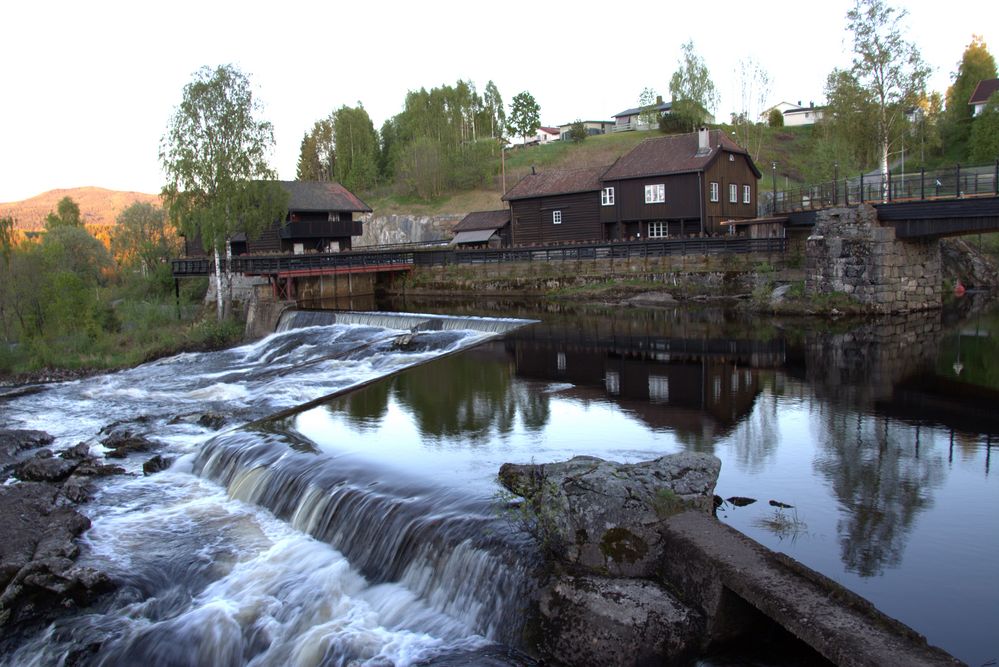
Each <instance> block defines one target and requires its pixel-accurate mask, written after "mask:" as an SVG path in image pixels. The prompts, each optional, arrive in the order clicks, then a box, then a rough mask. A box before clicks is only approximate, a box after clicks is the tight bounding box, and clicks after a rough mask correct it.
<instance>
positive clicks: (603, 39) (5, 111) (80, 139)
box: [0, 0, 999, 202]
mask: <svg viewBox="0 0 999 667" xmlns="http://www.w3.org/2000/svg"><path fill="white" fill-rule="evenodd" d="M901 4H902V3H897V4H896V6H901ZM851 6H852V0H824V1H822V2H817V1H814V0H803V1H802V2H799V3H791V2H780V3H775V2H756V3H745V2H740V3H736V2H730V1H729V0H719V1H718V2H714V3H705V4H702V3H682V4H681V3H675V2H646V3H642V2H638V3H634V4H630V5H629V4H626V5H615V4H613V3H601V4H599V5H598V4H596V3H594V4H590V3H587V2H583V1H581V0H575V1H571V2H563V1H561V0H556V1H552V2H522V1H521V0H506V1H504V2H493V3H489V4H486V3H481V2H470V1H467V0H466V1H464V2H451V1H440V2H435V1H433V0H424V1H423V2H411V1H410V2H385V1H382V0H366V1H364V2H337V1H336V0H327V1H326V2H301V1H298V0H286V1H285V2H282V3H275V2H270V3H260V2H257V1H256V0H243V1H241V2H229V1H228V0H222V1H220V0H200V1H198V2H192V1H190V0H171V1H170V2H163V1H162V0H147V1H146V2H135V1H134V0H130V1H129V2H107V1H103V0H91V1H84V2H80V1H79V0H76V1H73V2H61V1H60V2H52V1H47V0H34V1H32V2H28V1H13V2H6V3H4V4H3V8H0V26H2V31H0V32H2V37H0V202H13V201H20V200H22V199H27V198H29V197H33V196H35V195H38V194H41V193H43V192H46V191H48V190H52V189H57V188H73V187H81V186H99V187H104V188H109V189H113V190H134V191H139V192H148V193H157V192H159V190H160V188H161V187H162V185H163V183H164V182H165V179H164V176H163V173H162V170H161V167H160V162H159V144H160V139H161V137H162V136H163V134H164V132H165V131H166V128H167V124H168V121H169V119H170V116H171V114H172V113H173V111H174V109H175V108H176V106H177V105H178V104H179V103H180V101H181V97H182V94H183V88H184V85H185V84H186V83H188V82H189V81H190V80H191V77H192V74H193V73H194V72H195V71H196V70H197V69H198V68H200V67H202V66H204V65H208V66H211V67H214V66H217V65H220V64H226V63H231V64H234V65H236V66H237V67H239V68H240V69H241V70H242V71H243V72H244V73H246V74H247V75H248V76H249V77H250V80H251V82H252V85H253V88H254V91H255V94H256V95H257V97H258V98H259V100H260V101H261V102H262V104H263V113H262V115H263V117H264V118H265V119H266V120H269V121H270V122H271V123H272V124H273V125H274V137H275V150H274V152H273V155H272V159H271V165H272V166H273V167H274V168H275V169H276V170H277V172H278V175H279V177H280V178H282V179H293V178H294V177H295V165H296V162H297V160H298V151H299V146H300V143H301V140H302V136H303V135H304V134H305V133H306V132H307V131H308V130H309V129H310V128H311V127H312V124H313V123H314V122H315V121H317V120H319V119H321V118H324V117H326V116H327V115H329V113H330V112H331V111H333V110H334V109H337V108H339V107H340V106H342V105H356V104H357V103H358V102H361V103H363V105H364V108H365V109H367V111H368V113H369V115H370V116H371V119H372V121H373V122H374V124H375V127H376V128H379V127H380V126H381V124H382V123H383V122H384V121H385V120H386V119H387V118H390V117H391V116H394V115H395V114H397V113H399V112H400V111H401V110H402V106H403V102H404V100H405V96H406V92H407V91H409V90H416V89H419V88H421V87H422V88H427V89H429V88H431V87H434V86H439V85H442V84H452V85H453V84H454V82H455V81H457V80H458V79H463V80H466V81H472V82H473V83H474V84H475V85H476V87H477V88H478V90H479V92H480V93H481V92H482V91H483V89H484V88H485V86H486V83H487V82H488V81H489V80H490V79H491V80H493V81H494V82H495V83H496V86H497V87H498V88H499V91H500V93H501V95H502V96H503V99H504V102H506V104H507V105H508V107H509V103H510V101H511V100H512V98H513V97H514V95H516V94H517V93H519V92H521V91H525V90H526V91H529V92H530V93H531V94H532V95H533V96H534V97H535V99H536V100H537V102H538V103H539V105H540V107H541V121H542V124H544V125H559V124H564V123H568V122H571V121H573V120H575V119H577V118H580V119H583V120H603V119H606V120H609V119H610V118H611V117H612V116H613V115H614V114H616V113H618V112H620V111H623V110H624V109H627V108H629V107H635V106H638V98H639V95H640V94H641V92H642V90H643V89H644V88H646V87H649V88H653V89H655V90H656V91H657V92H659V93H660V94H662V95H663V96H664V98H666V99H669V93H668V91H669V79H670V76H671V75H672V73H673V70H674V69H675V68H676V65H677V63H678V61H679V58H680V47H681V45H682V44H683V43H684V42H685V41H687V40H693V42H694V47H695V51H696V52H697V53H698V54H699V55H700V56H701V57H703V59H704V61H705V62H706V64H707V66H708V68H709V70H710V72H711V77H712V79H713V81H714V83H715V86H716V87H717V89H718V92H719V94H720V97H721V100H720V104H719V107H718V108H717V109H716V113H715V115H716V117H717V118H718V119H719V120H722V119H724V120H727V119H728V118H729V113H730V112H732V111H735V110H737V108H739V107H740V106H741V98H742V95H741V93H740V86H739V79H738V76H737V74H736V72H737V70H738V68H739V64H740V61H744V60H747V59H753V60H755V61H756V62H757V63H758V64H759V65H760V66H761V67H762V68H763V69H764V70H766V72H767V73H768V75H769V79H770V81H771V84H770V89H771V95H770V101H771V102H772V103H777V102H780V101H787V102H791V103H797V102H799V101H800V102H802V103H803V104H805V105H807V104H808V103H809V102H815V103H816V104H821V103H822V102H823V101H824V98H823V93H822V91H823V85H824V83H825V79H826V75H827V74H828V73H829V72H830V71H832V70H833V69H834V68H836V67H842V68H845V67H848V66H849V64H850V62H851V57H852V56H851V52H850V51H851V48H850V47H851V43H850V38H849V35H848V33H847V32H846V13H847V11H848V10H849V8H850V7H851ZM904 6H905V7H906V9H907V10H908V12H909V16H908V17H907V18H906V21H905V25H906V26H907V37H908V39H909V40H910V41H912V42H914V43H915V44H916V45H917V46H918V47H919V49H920V51H921V52H922V55H923V59H924V60H925V61H926V62H927V64H929V65H930V66H931V67H932V68H933V74H932V76H931V79H930V89H931V90H939V91H940V92H944V91H945V90H946V88H947V86H948V85H949V84H950V81H951V76H952V74H953V72H955V71H956V69H957V65H958V62H959V61H960V58H961V54H962V53H963V51H964V48H965V47H966V46H967V44H968V43H969V42H970V41H971V37H972V35H973V34H979V35H982V36H983V37H984V39H985V41H986V43H987V44H988V45H989V47H990V51H991V52H992V53H993V54H996V55H999V2H991V1H989V0H951V1H950V2H947V3H945V4H941V3H939V2H931V1H929V0H908V1H907V2H905V3H904Z"/></svg>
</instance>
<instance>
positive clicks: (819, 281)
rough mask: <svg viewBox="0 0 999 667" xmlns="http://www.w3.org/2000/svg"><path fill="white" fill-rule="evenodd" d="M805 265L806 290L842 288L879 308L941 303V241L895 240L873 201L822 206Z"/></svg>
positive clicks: (820, 291) (818, 291) (914, 308)
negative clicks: (828, 206) (874, 206)
mask: <svg viewBox="0 0 999 667" xmlns="http://www.w3.org/2000/svg"><path fill="white" fill-rule="evenodd" d="M805 267H806V270H805V273H806V284H805V287H806V290H807V291H808V293H809V294H831V293H834V292H841V293H844V294H848V295H850V296H852V297H853V298H855V299H856V300H857V301H859V302H860V303H862V304H864V305H866V306H867V307H869V308H870V309H871V310H872V311H873V312H878V313H902V312H912V311H917V310H929V309H933V308H939V307H940V306H941V299H942V296H943V295H942V286H941V283H942V280H943V277H942V273H941V262H940V243H939V241H937V240H935V239H934V240H930V241H900V240H898V239H896V238H895V230H894V228H892V227H889V226H882V225H881V223H880V222H879V221H878V216H877V211H876V210H875V209H874V208H873V207H872V206H868V205H863V206H858V207H855V208H836V209H829V210H826V211H820V212H819V213H818V218H817V220H816V223H815V228H814V230H813V232H812V235H811V236H809V237H808V240H807V242H806V247H805Z"/></svg>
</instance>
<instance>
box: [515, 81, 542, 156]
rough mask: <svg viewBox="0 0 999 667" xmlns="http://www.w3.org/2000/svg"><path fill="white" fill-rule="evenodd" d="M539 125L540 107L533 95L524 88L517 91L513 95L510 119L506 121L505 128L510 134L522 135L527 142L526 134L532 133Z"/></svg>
mask: <svg viewBox="0 0 999 667" xmlns="http://www.w3.org/2000/svg"><path fill="white" fill-rule="evenodd" d="M539 127H541V107H540V106H538V103H537V101H535V99H534V96H533V95H531V94H530V93H529V92H527V91H526V90H525V91H523V92H521V93H517V94H516V95H514V97H513V103H512V104H511V105H510V119H509V121H508V122H507V129H508V130H509V131H510V134H513V135H516V136H519V137H523V138H524V143H527V137H528V135H532V134H534V133H535V132H537V131H538V128H539Z"/></svg>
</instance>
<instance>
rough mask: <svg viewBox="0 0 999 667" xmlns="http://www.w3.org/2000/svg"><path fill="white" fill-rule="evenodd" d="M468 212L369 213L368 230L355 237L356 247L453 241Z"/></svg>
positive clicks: (365, 227) (367, 217) (365, 226)
mask: <svg viewBox="0 0 999 667" xmlns="http://www.w3.org/2000/svg"><path fill="white" fill-rule="evenodd" d="M464 217H465V216H464V215H437V216H428V215H380V216H373V215H365V216H362V217H361V218H360V219H361V220H362V221H363V222H364V225H363V230H364V233H363V234H362V235H361V236H360V237H358V238H355V239H354V241H353V245H354V248H356V249H360V248H362V247H365V246H379V245H396V244H400V243H428V242H430V241H450V240H451V238H452V237H453V236H454V232H453V231H452V230H453V229H454V227H455V225H457V224H458V223H459V222H461V219H462V218H464Z"/></svg>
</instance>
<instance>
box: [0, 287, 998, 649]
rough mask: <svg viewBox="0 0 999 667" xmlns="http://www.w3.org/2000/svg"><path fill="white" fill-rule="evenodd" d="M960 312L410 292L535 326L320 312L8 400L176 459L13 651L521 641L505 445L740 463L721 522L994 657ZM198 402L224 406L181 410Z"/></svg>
mask: <svg viewBox="0 0 999 667" xmlns="http://www.w3.org/2000/svg"><path fill="white" fill-rule="evenodd" d="M967 307H968V303H967V302H965V303H963V304H961V308H954V309H950V310H948V311H945V312H944V313H935V314H932V315H928V316H920V317H911V318H901V319H891V320H886V321H883V322H878V323H871V322H860V323H857V322H837V323H832V324H830V323H825V322H819V321H815V320H775V319H772V318H758V317H748V316H745V315H740V314H737V313H734V312H726V311H721V310H680V309H678V310H656V311H647V310H636V309H620V308H607V309H588V310H586V311H575V312H551V311H552V310H554V309H553V308H552V307H546V308H544V309H536V308H525V307H521V306H515V305H510V304H486V303H482V302H480V303H475V304H465V305H461V304H455V303H447V304H440V303H425V302H424V303H406V304H392V305H391V309H393V310H405V311H408V312H441V313H444V312H451V313H455V314H459V315H470V314H473V315H480V316H485V317H486V318H492V317H497V316H498V317H526V318H531V319H538V320H541V321H540V322H539V323H538V324H534V325H531V326H525V327H522V328H517V329H514V330H511V331H509V332H508V333H506V334H504V335H502V336H501V337H493V338H488V336H490V335H496V334H498V333H500V332H502V331H505V330H507V329H509V328H510V326H511V325H510V323H509V322H508V321H506V322H496V321H495V320H493V319H485V320H472V319H465V320H453V321H448V322H444V321H441V320H430V321H427V322H422V321H420V323H419V324H418V325H416V326H417V327H418V328H419V329H420V331H419V332H417V333H416V334H415V335H414V336H413V337H412V339H411V340H410V339H400V335H401V334H404V333H405V329H407V328H409V327H411V326H414V325H413V321H417V320H419V318H417V320H413V321H410V320H408V319H407V320H405V321H402V320H397V321H396V322H395V323H393V322H392V321H391V319H386V320H384V321H383V320H382V319H380V318H379V317H377V316H376V317H369V318H364V319H363V321H361V320H358V321H356V322H353V323H350V324H346V323H341V324H336V325H324V324H323V322H326V321H329V320H327V319H325V318H324V317H323V316H316V317H313V318H303V320H302V323H303V324H307V325H308V326H306V327H305V328H302V329H294V328H288V327H285V329H286V330H284V331H282V332H280V333H278V334H276V335H275V336H273V337H270V338H268V339H266V340H264V341H261V342H260V343H257V344H254V345H251V346H245V347H241V348H236V349H234V350H230V351H227V352H223V353H212V354H207V355H181V356H179V357H175V358H172V359H168V360H162V361H160V362H156V363H154V364H149V365H146V366H143V367H139V368H137V369H133V370H131V371H127V372H124V373H118V374H113V375H108V376H102V377H98V378H91V379H88V380H83V381H79V382H74V383H65V384H63V385H56V386H53V387H51V388H50V389H48V390H47V391H46V392H44V393H42V394H39V395H35V396H28V397H24V398H19V399H14V400H11V401H8V402H6V403H5V404H0V408H2V409H3V412H2V413H0V426H19V427H30V428H47V429H48V430H50V431H54V435H56V436H57V442H56V448H60V447H69V446H72V445H74V444H76V442H78V441H80V440H84V441H87V442H90V443H92V444H93V448H94V451H95V452H99V451H100V446H99V445H97V444H96V438H97V436H96V434H97V431H98V430H99V429H100V428H101V427H102V426H104V425H105V424H107V423H109V422H111V421H118V420H124V421H126V422H128V421H129V420H132V421H134V422H136V423H141V424H143V425H144V426H143V428H144V429H146V430H147V431H148V432H149V434H150V435H151V436H155V437H156V438H157V439H158V440H159V441H161V442H162V443H164V446H165V447H166V449H167V453H170V454H173V455H175V456H177V457H178V462H177V463H176V464H175V465H174V466H173V468H171V470H169V471H167V472H165V473H161V474H159V475H155V476H152V477H148V478H143V477H138V476H137V477H134V478H129V479H123V480H118V481H115V482H113V483H112V484H111V486H109V487H108V488H107V489H105V491H104V492H103V493H102V495H101V496H100V497H99V498H98V499H97V500H96V501H95V502H94V503H93V504H91V505H89V506H87V511H88V513H89V514H90V516H91V518H92V519H93V521H94V528H93V529H92V530H91V531H90V532H89V533H88V534H87V537H86V544H85V545H84V546H85V549H84V556H83V563H84V564H87V565H93V566H95V567H100V568H102V569H105V570H109V571H110V572H111V573H112V574H113V575H114V576H115V577H116V578H117V579H118V580H119V581H120V582H123V586H122V588H121V589H120V591H119V592H118V593H117V594H116V595H115V596H113V598H112V599H109V600H106V601H105V602H104V603H103V604H102V605H101V606H100V608H98V609H94V610H87V611H86V612H84V613H81V614H77V615H76V616H73V617H70V618H68V619H63V620H62V621H59V622H57V623H55V624H53V625H52V626H51V627H50V628H48V629H46V630H45V631H44V632H42V633H40V634H39V635H38V636H36V637H33V638H29V639H28V640H26V641H25V642H23V643H22V644H21V645H20V646H18V647H16V650H13V651H12V652H10V653H9V654H8V655H6V656H0V663H2V664H11V665H15V664H16V665H21V664H38V665H42V664H57V663H59V662H61V661H63V660H64V659H66V657H67V656H70V657H74V656H75V658H74V659H79V660H81V661H82V662H81V664H106V665H120V664H141V663H150V664H176V665H188V664H190V665H194V664H224V665H240V664H254V665H285V664H297V665H319V664H343V665H347V664H351V665H354V664H356V665H387V664H397V665H408V664H476V662H477V661H480V662H482V663H483V664H527V663H528V662H529V661H528V660H527V659H526V658H524V657H523V656H519V655H517V654H511V653H510V651H509V649H508V648H504V646H506V647H509V646H511V645H514V646H515V645H516V644H517V641H518V637H519V636H520V634H519V633H520V631H521V629H522V622H523V600H524V599H526V597H527V596H528V595H529V594H530V588H531V586H532V585H533V584H532V581H531V577H530V575H529V572H530V571H531V569H532V566H533V564H534V563H533V558H534V552H533V549H532V547H531V545H530V544H529V543H528V542H526V541H525V540H524V537H523V536H522V535H518V534H516V531H514V530H513V529H512V528H511V527H510V526H509V524H507V523H506V522H505V521H503V520H502V518H501V517H498V516H497V513H496V509H495V506H496V503H495V501H496V494H497V491H498V486H497V484H496V481H495V477H496V472H497V470H498V468H499V466H500V465H501V464H502V463H504V462H508V461H512V462H529V461H532V460H533V461H535V462H539V463H540V462H546V461H552V460H560V459H566V458H570V457H572V456H575V455H578V454H589V455H595V456H601V457H605V458H610V459H615V460H619V461H628V462H631V461H639V460H645V459H649V458H653V457H656V456H660V455H663V454H667V453H672V452H680V451H697V452H707V453H712V454H715V455H716V456H718V457H719V458H720V459H721V460H722V470H721V476H720V479H719V482H718V488H717V493H718V495H720V496H721V497H722V498H731V499H733V502H726V503H725V504H723V505H722V507H721V508H720V510H719V518H720V519H721V520H723V521H725V522H727V523H729V524H730V525H732V526H734V527H735V528H737V529H739V530H741V531H743V532H745V533H746V534H748V535H750V536H751V537H753V538H755V539H757V540H758V541H760V542H762V543H763V544H765V545H767V546H769V547H770V548H772V549H775V550H778V551H782V552H785V553H787V554H789V555H791V556H793V557H794V558H796V559H798V560H800V561H802V562H803V563H805V564H806V565H808V566H809V567H812V568H814V569H816V570H818V571H819V572H822V573H823V574H825V575H827V576H829V577H831V578H832V579H834V580H836V581H838V582H840V583H842V584H844V585H845V586H847V587H848V588H850V589H852V590H853V591H855V592H857V593H859V594H861V595H863V596H865V597H867V598H869V599H870V600H872V601H873V602H874V603H875V604H876V605H877V606H878V607H879V608H881V609H882V610H883V611H885V612H886V613H888V614H890V615H892V616H894V617H896V618H898V619H900V620H901V621H903V622H905V623H907V624H909V625H911V626H912V627H914V628H915V629H916V630H918V631H919V632H921V633H923V634H925V635H926V636H927V637H928V639H929V640H930V642H931V643H933V644H936V645H938V646H941V647H943V648H945V649H947V650H948V651H950V652H951V653H953V654H954V655H955V656H957V657H959V658H961V659H962V660H965V661H967V662H968V663H969V664H971V665H983V664H985V663H987V662H988V661H989V660H994V659H996V658H999V633H996V631H995V629H996V628H997V627H999V575H997V572H996V565H997V563H999V520H997V519H996V516H995V514H996V510H997V506H999V488H997V481H996V475H995V470H994V469H993V468H994V466H995V461H993V457H994V456H995V454H996V452H995V451H994V450H995V449H996V444H997V442H996V441H997V440H999V310H995V309H992V310H984V311H982V312H972V313H970V314H969V312H968V311H967ZM962 310H963V311H964V312H962ZM487 338H488V339H487ZM483 341H485V342H483ZM421 362H426V363H423V365H418V366H413V364H417V363H421ZM390 373H391V374H393V375H391V376H390V377H387V378H385V379H381V380H378V378H379V377H381V376H385V375H386V374H390ZM372 380H374V381H373V382H372V383H371V384H368V385H366V386H364V387H362V388H360V389H357V390H355V391H352V392H351V393H348V394H344V395H342V396H340V397H338V398H334V399H331V400H327V401H324V402H321V403H318V404H313V403H309V405H311V406H312V407H308V408H301V409H296V406H302V405H303V404H306V403H308V402H310V401H314V400H315V399H319V398H321V397H322V396H324V395H327V394H329V393H330V392H333V391H338V390H342V389H345V388H349V387H352V386H357V385H359V384H360V383H361V382H365V381H372ZM289 409H290V412H285V413H282V415H283V416H281V417H279V418H267V415H272V414H274V413H276V412H278V411H282V410H289ZM205 410H212V411H219V412H223V413H225V414H226V415H227V418H228V420H229V421H228V423H227V425H226V426H224V427H223V428H222V429H220V430H213V429H211V428H208V427H205V426H202V425H199V424H197V423H195V422H193V421H192V420H190V419H187V420H181V421H179V422H178V421H176V420H175V419H174V417H175V416H176V415H178V414H179V415H190V414H194V415H196V414H197V413H198V412H201V411H205ZM139 420H141V421H139ZM254 420H256V421H254ZM247 422H250V423H249V424H247ZM128 463H129V467H130V469H132V470H135V469H137V467H138V466H139V465H140V464H141V461H129V462H128ZM740 498H741V499H742V500H740ZM750 501H751V502H750ZM771 501H774V503H778V504H780V505H787V506H791V507H781V506H775V505H773V504H771ZM81 651H83V653H81ZM81 655H82V656H84V657H83V658H81V657H80V656H81ZM87 656H89V657H87ZM726 660H728V658H726ZM737 661H738V659H737V658H736V662H737ZM713 664H729V663H728V662H724V663H719V662H718V661H717V660H716V661H715V662H714V663H713Z"/></svg>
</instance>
